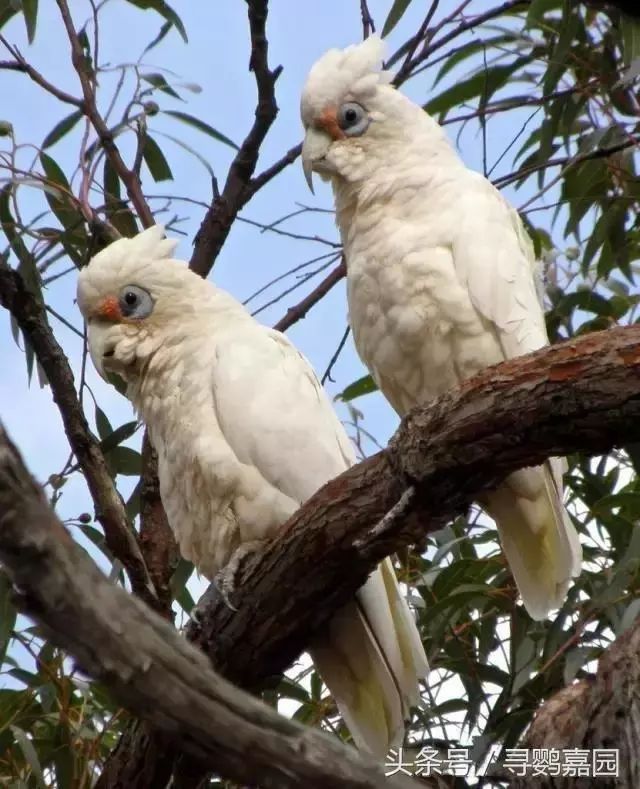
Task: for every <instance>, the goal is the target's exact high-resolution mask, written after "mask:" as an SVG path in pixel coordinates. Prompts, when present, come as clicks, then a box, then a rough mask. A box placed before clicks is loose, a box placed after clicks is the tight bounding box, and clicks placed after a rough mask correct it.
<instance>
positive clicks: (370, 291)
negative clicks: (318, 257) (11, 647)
mask: <svg viewBox="0 0 640 789" xmlns="http://www.w3.org/2000/svg"><path fill="white" fill-rule="evenodd" d="M383 54H384V47H383V44H382V42H381V41H380V39H379V38H377V37H375V36H372V37H370V38H369V39H367V40H366V41H364V42H363V43H361V44H359V45H356V46H351V47H348V48H347V49H345V50H331V51H329V52H327V53H326V54H325V55H324V56H323V57H321V58H320V60H318V61H317V62H316V63H315V65H314V66H313V67H312V69H311V71H310V73H309V76H308V78H307V82H306V84H305V87H304V91H303V94H302V102H301V115H302V122H303V125H304V128H305V138H304V143H303V146H302V163H303V167H304V171H305V175H306V176H307V180H308V181H309V184H310V186H311V178H312V172H313V171H316V172H317V173H319V174H320V176H321V177H322V178H323V179H325V180H327V179H328V180H329V181H330V182H331V186H332V188H333V193H334V199H335V209H336V221H337V224H338V227H339V229H340V234H341V237H342V242H343V245H344V252H345V258H346V264H347V293H348V300H349V315H350V323H351V328H352V331H353V337H354V341H355V345H356V348H357V350H358V352H359V354H360V357H361V358H362V360H363V362H364V363H365V364H366V365H367V367H368V368H369V370H370V371H371V374H372V376H373V378H374V380H375V381H376V383H377V385H378V387H379V388H380V390H381V391H382V392H383V394H384V395H385V397H386V398H387V399H388V401H389V402H390V403H391V405H392V406H393V407H394V408H395V410H396V411H397V412H398V413H399V414H400V415H403V414H405V413H406V412H407V411H408V410H409V409H411V408H413V407H414V406H417V405H420V404H424V403H427V402H429V401H430V400H432V399H433V398H435V397H436V396H437V395H439V394H442V393H443V392H445V391H446V390H447V389H449V388H451V387H454V386H456V385H457V384H459V383H460V382H461V381H463V380H464V379H466V378H468V377H470V376H472V375H474V374H475V373H477V372H479V371H480V370H482V369H484V368H486V367H488V366H489V365H492V364H496V363H498V362H501V361H503V360H505V359H510V358H512V357H514V356H518V355H520V354H525V353H528V352H529V351H533V350H536V349H537V348H540V347H542V346H544V345H546V344H548V337H547V333H546V329H545V323H544V314H543V310H542V305H541V302H540V299H539V296H538V292H537V283H536V277H537V267H536V261H535V255H534V252H533V246H532V244H531V241H530V239H529V238H528V236H527V233H526V231H525V229H524V227H523V225H522V222H521V220H520V218H519V216H518V214H517V212H516V211H515V210H514V209H513V208H511V207H510V206H509V205H508V203H507V202H506V201H505V200H504V198H503V197H502V196H501V194H500V193H499V192H498V191H497V190H496V189H495V188H494V187H493V186H492V184H491V183H490V182H489V181H488V180H487V179H486V178H484V177H483V176H482V175H480V174H479V173H476V172H473V171H472V170H469V169H467V167H465V165H464V164H463V162H462V161H461V159H460V158H459V156H458V154H457V153H456V151H455V150H454V149H453V147H452V145H451V144H450V143H449V141H448V140H447V138H446V136H445V134H444V131H443V130H442V128H441V127H440V125H439V124H438V123H436V121H435V120H434V119H433V118H431V117H430V116H429V115H428V114H427V113H426V112H425V111H424V110H423V109H422V108H421V107H419V106H417V105H416V104H414V103H413V102H412V101H410V100H409V99H408V98H407V97H406V96H403V95H402V94H401V93H400V92H399V91H397V90H395V89H394V88H393V87H392V86H391V85H390V84H389V83H390V81H391V77H390V75H389V73H388V72H385V71H382V57H383ZM480 503H481V504H482V505H483V507H484V508H485V509H486V510H487V511H488V512H489V514H490V515H492V516H493V518H494V519H495V521H496V523H497V526H498V531H499V535H500V540H501V544H502V547H503V549H504V552H505V554H506V557H507V560H508V562H509V565H510V567H511V570H512V572H513V575H514V578H515V580H516V583H517V585H518V588H519V590H520V593H521V595H522V599H523V601H524V604H525V606H526V608H527V610H528V611H529V613H530V614H531V616H532V617H533V618H534V619H543V618H544V617H545V616H547V614H548V613H549V611H550V610H551V609H553V608H556V607H557V606H559V605H561V604H562V602H563V600H564V597H565V595H566V591H567V588H568V585H569V583H570V580H571V578H572V577H574V576H576V575H577V574H578V573H579V572H580V564H581V549H580V544H579V541H578V536H577V534H576V532H575V530H574V528H573V525H572V524H571V522H570V520H569V517H568V515H567V513H566V511H565V509H564V506H563V503H562V465H561V461H560V460H558V459H551V460H549V461H548V462H546V463H545V464H544V465H542V466H539V467H536V468H528V469H523V470H521V471H518V472H516V473H514V474H511V475H510V476H509V477H508V478H507V479H506V480H505V481H504V483H503V484H501V485H500V486H499V487H498V488H497V489H496V490H494V491H491V492H488V493H487V494H486V495H485V496H483V498H482V500H481V502H480Z"/></svg>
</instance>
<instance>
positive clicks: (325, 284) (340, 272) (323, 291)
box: [273, 259, 347, 331]
mask: <svg viewBox="0 0 640 789" xmlns="http://www.w3.org/2000/svg"><path fill="white" fill-rule="evenodd" d="M346 274H347V267H346V264H345V262H344V259H343V260H342V262H341V263H340V265H339V266H336V268H334V269H333V271H332V272H331V273H330V274H328V275H327V276H326V277H325V278H324V279H323V280H322V282H321V283H320V284H319V285H318V286H317V287H316V288H314V289H313V290H312V291H311V293H309V295H308V296H305V298H304V299H302V301H301V302H300V303H299V304H296V306H295V307H289V309H288V310H287V314H286V315H285V316H284V317H282V318H280V320H279V321H278V322H277V323H276V324H275V326H274V327H273V328H274V329H277V330H278V331H286V330H287V329H288V328H290V327H291V326H293V324H294V323H297V322H298V321H299V320H302V319H303V318H304V317H305V315H306V314H307V312H309V310H310V309H311V307H313V306H314V304H317V303H318V302H319V301H320V299H321V298H323V296H326V295H327V293H328V292H329V291H330V290H331V288H332V287H333V286H334V285H336V284H337V283H338V282H340V280H341V279H344V277H345V276H346Z"/></svg>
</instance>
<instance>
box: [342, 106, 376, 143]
mask: <svg viewBox="0 0 640 789" xmlns="http://www.w3.org/2000/svg"><path fill="white" fill-rule="evenodd" d="M336 119H337V121H338V126H339V127H340V128H341V129H342V131H343V132H344V133H345V134H346V135H347V137H359V136H360V135H361V134H364V133H365V132H366V130H367V129H368V128H369V123H370V118H369V116H368V114H367V111H366V110H365V108H364V107H363V106H362V105H361V104H358V103H357V102H356V101H347V102H345V103H344V104H342V105H341V106H340V108H339V109H338V112H337V118H336Z"/></svg>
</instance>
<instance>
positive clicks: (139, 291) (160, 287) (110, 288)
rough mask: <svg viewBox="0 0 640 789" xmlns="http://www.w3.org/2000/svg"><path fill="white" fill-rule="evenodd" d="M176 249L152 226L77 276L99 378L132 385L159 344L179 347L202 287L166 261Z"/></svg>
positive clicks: (180, 267)
mask: <svg viewBox="0 0 640 789" xmlns="http://www.w3.org/2000/svg"><path fill="white" fill-rule="evenodd" d="M176 244H177V242H176V241H173V240H170V239H167V238H165V237H164V227H162V226H161V225H155V226H154V227H150V228H149V229H148V230H145V231H144V232H142V233H140V234H139V235H137V236H135V237H134V238H122V239H119V240H118V241H115V242H114V243H112V244H110V245H109V246H108V247H106V248H105V249H103V250H102V251H101V252H100V253H99V254H97V255H96V256H95V257H94V258H92V260H91V261H90V262H89V265H88V266H86V268H84V269H82V271H81V272H80V275H79V277H78V305H79V307H80V311H81V312H82V314H83V316H84V318H85V321H86V324H87V335H88V342H89V353H90V354H91V359H92V361H93V363H94V365H95V367H96V370H97V371H98V372H99V373H100V375H101V376H102V377H103V378H105V379H106V378H107V374H108V373H109V372H115V373H117V374H118V375H119V376H121V377H122V378H124V380H125V381H126V382H128V383H131V382H132V381H133V380H135V379H136V378H137V376H138V375H139V373H140V371H141V370H142V369H143V368H144V365H145V364H146V363H147V362H148V361H149V359H150V358H151V356H152V355H153V354H154V352H155V351H156V350H157V349H158V348H159V347H160V346H161V345H162V344H163V343H165V342H167V341H169V340H170V341H171V342H179V341H180V335H181V332H182V331H184V329H183V328H182V327H184V325H185V318H186V317H187V316H188V315H189V314H190V313H196V311H197V309H198V302H199V301H200V302H201V301H202V295H203V288H206V287H207V284H206V283H205V281H204V280H203V279H201V278H200V277H199V276H198V275H197V274H194V273H193V272H192V271H190V270H189V269H188V268H187V266H186V264H184V263H183V262H182V261H178V260H172V259H171V253H172V252H173V250H174V249H175V246H176ZM187 325H188V321H187Z"/></svg>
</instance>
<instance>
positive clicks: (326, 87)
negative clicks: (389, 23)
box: [300, 36, 392, 124]
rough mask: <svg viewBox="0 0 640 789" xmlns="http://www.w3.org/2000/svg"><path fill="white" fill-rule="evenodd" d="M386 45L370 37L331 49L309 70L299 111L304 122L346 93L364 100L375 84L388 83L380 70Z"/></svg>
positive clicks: (386, 75) (390, 76) (388, 76)
mask: <svg viewBox="0 0 640 789" xmlns="http://www.w3.org/2000/svg"><path fill="white" fill-rule="evenodd" d="M385 50H386V46H385V44H384V42H383V41H382V40H381V39H380V38H379V37H378V36H369V38H367V39H365V40H364V41H362V42H361V43H360V44H353V45H351V46H349V47H347V48H346V49H330V50H329V51H328V52H326V53H325V54H324V55H323V56H322V57H321V58H319V60H317V61H316V62H315V63H314V65H313V66H312V67H311V71H310V72H309V76H308V77H307V81H306V83H305V86H304V90H303V92H302V100H301V105H300V111H301V115H302V120H303V123H307V124H309V123H311V121H312V120H313V118H314V116H315V115H317V114H318V113H319V112H322V110H324V108H325V107H326V106H327V105H331V104H338V103H340V102H341V101H343V100H344V98H345V96H346V95H347V94H349V95H350V96H352V97H353V98H364V97H365V96H367V95H370V94H371V93H372V92H373V91H375V90H376V88H377V87H378V85H385V84H388V83H389V82H390V81H391V79H392V75H391V74H390V73H389V72H387V71H382V60H383V57H384V54H385Z"/></svg>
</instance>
